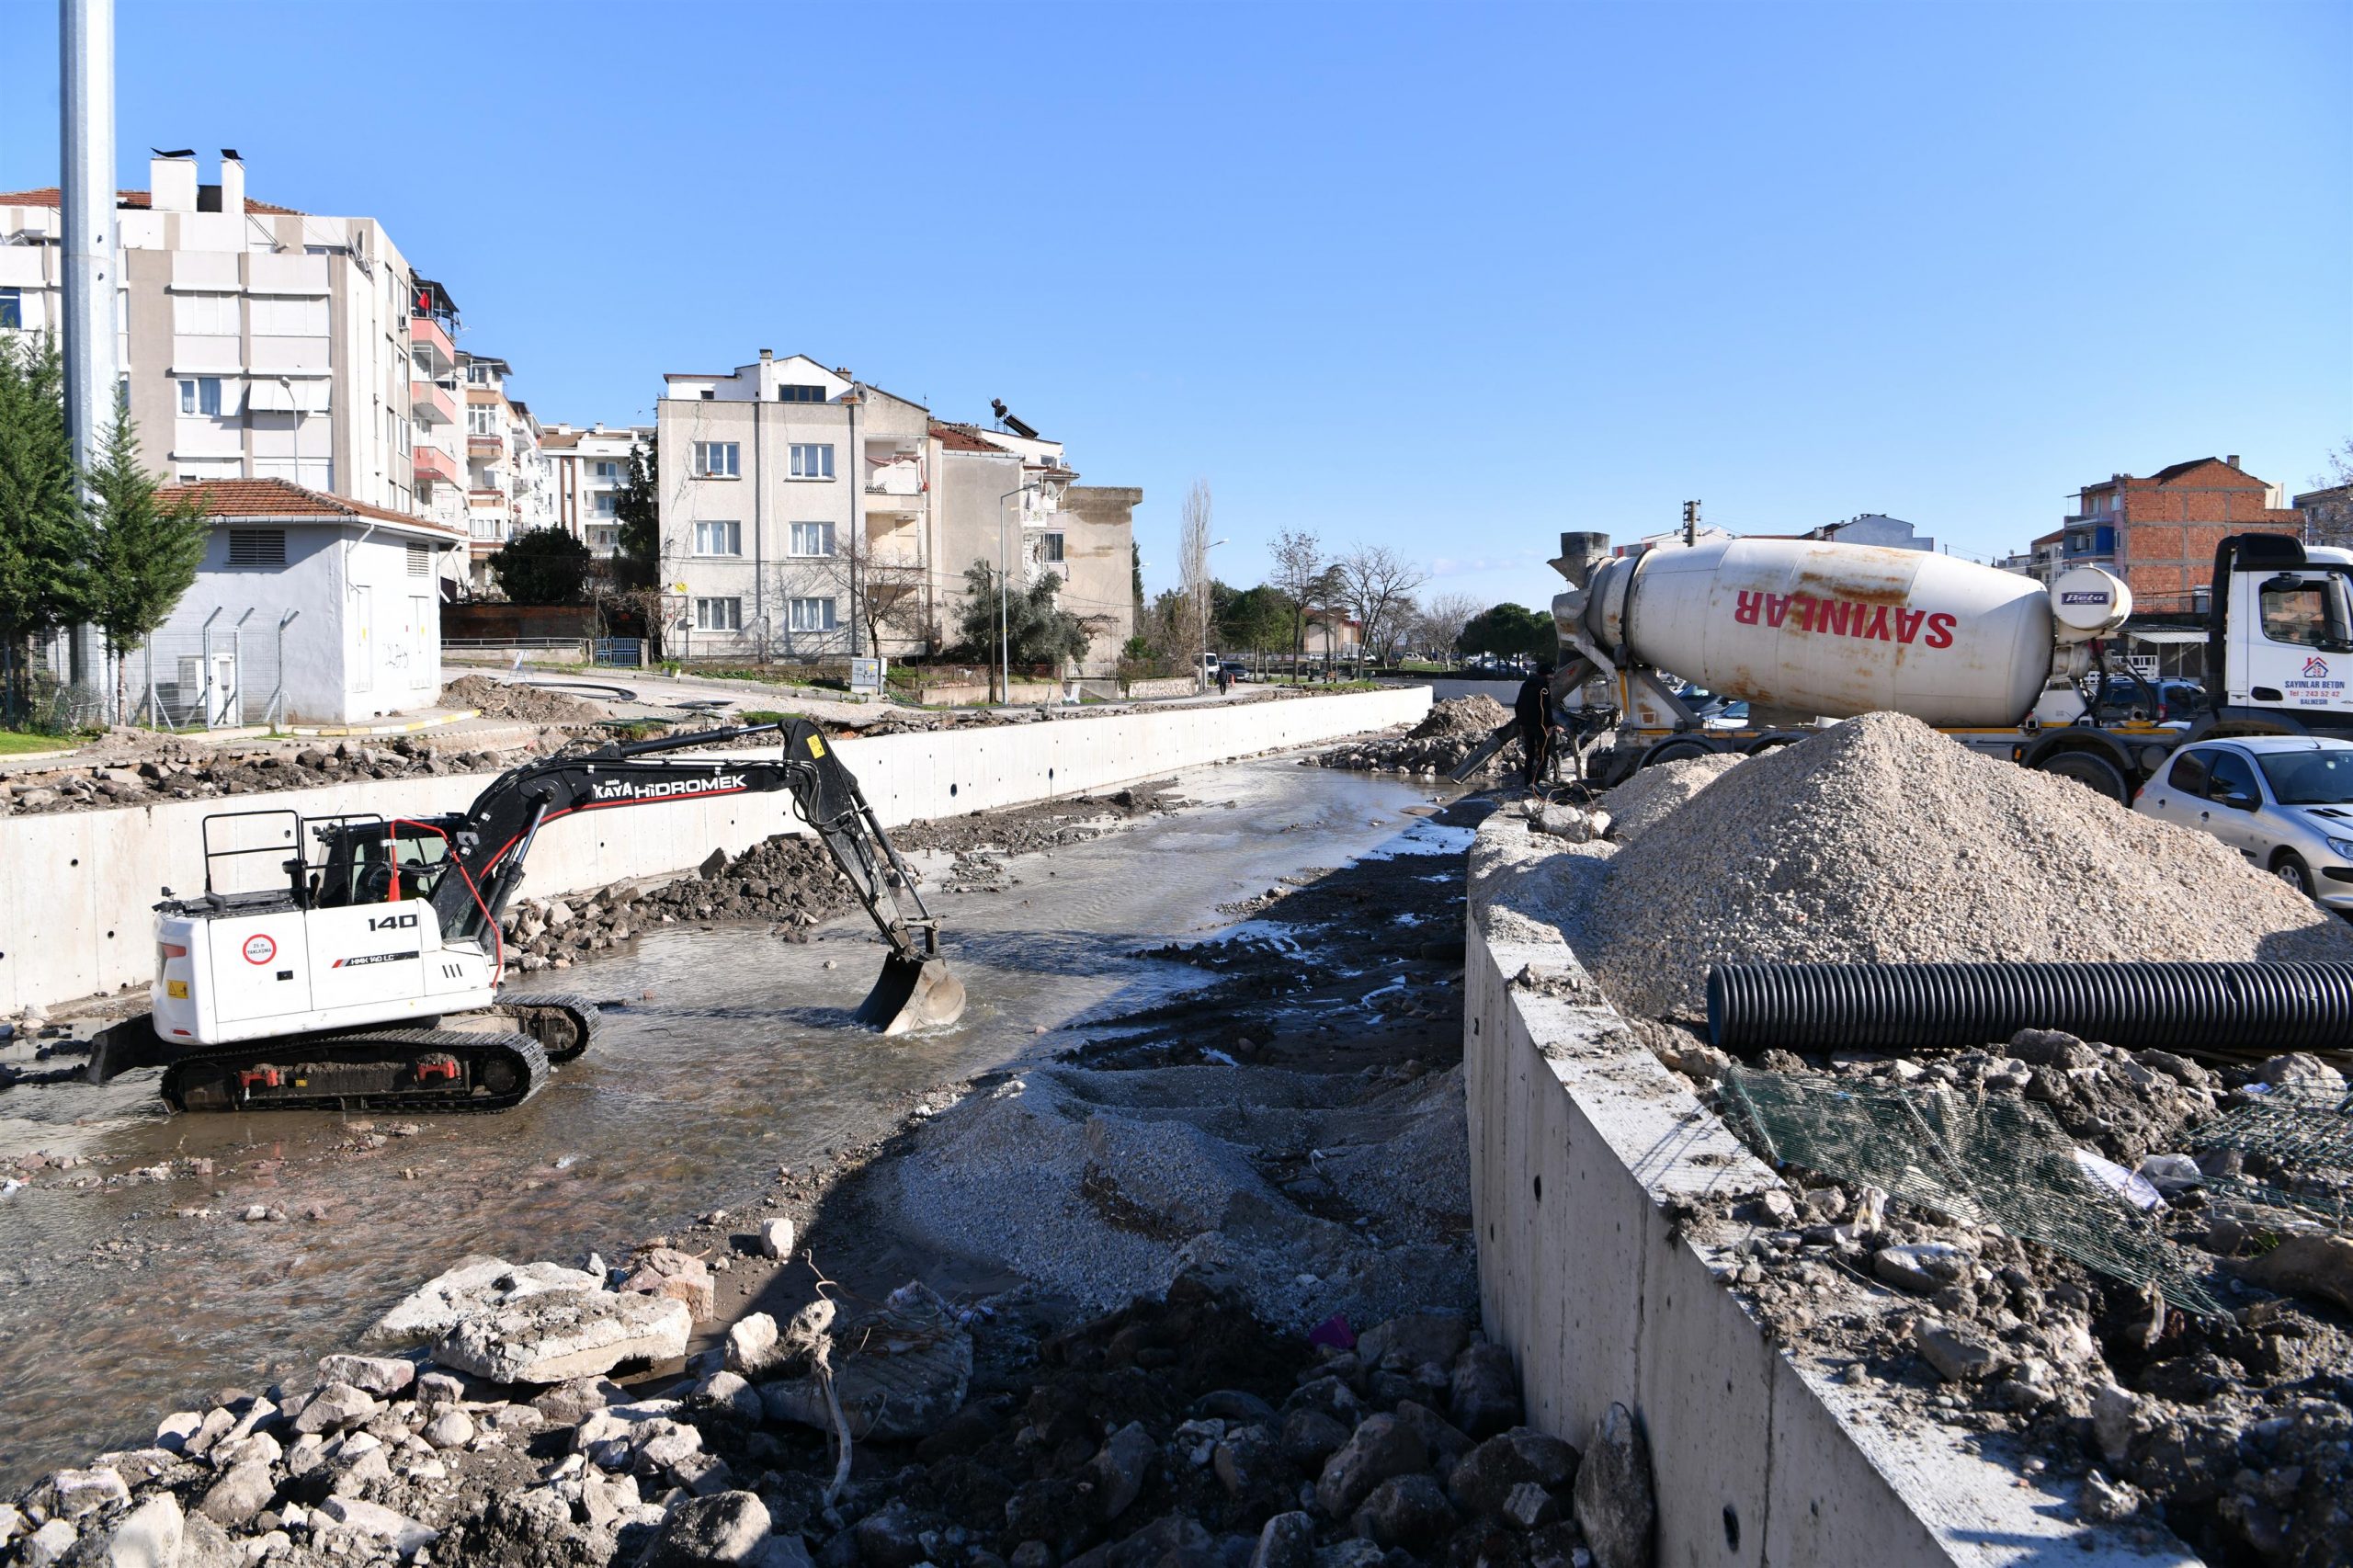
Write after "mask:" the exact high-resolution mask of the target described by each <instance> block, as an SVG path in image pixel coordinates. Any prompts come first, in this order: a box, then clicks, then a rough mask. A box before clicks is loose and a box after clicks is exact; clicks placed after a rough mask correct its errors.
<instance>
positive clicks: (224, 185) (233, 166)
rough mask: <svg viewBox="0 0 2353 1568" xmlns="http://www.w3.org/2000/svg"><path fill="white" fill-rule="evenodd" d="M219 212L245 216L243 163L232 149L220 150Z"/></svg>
mask: <svg viewBox="0 0 2353 1568" xmlns="http://www.w3.org/2000/svg"><path fill="white" fill-rule="evenodd" d="M221 210H222V211H223V212H227V213H230V214H233V216H236V217H239V218H242V217H244V215H245V161H244V159H243V158H240V157H239V156H237V150H236V149H235V148H234V147H223V148H222V149H221Z"/></svg>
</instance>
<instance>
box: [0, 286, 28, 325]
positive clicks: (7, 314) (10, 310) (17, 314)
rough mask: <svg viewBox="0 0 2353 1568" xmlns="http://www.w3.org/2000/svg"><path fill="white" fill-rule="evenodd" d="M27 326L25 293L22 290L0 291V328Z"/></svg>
mask: <svg viewBox="0 0 2353 1568" xmlns="http://www.w3.org/2000/svg"><path fill="white" fill-rule="evenodd" d="M24 324H25V291H24V290H22V289H0V326H15V327H21V326H23V325H24Z"/></svg>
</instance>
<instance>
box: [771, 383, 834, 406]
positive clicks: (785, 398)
mask: <svg viewBox="0 0 2353 1568" xmlns="http://www.w3.org/2000/svg"><path fill="white" fill-rule="evenodd" d="M776 400H777V402H779V403H823V402H824V401H825V389H824V388H823V387H804V386H781V387H779V388H777V389H776Z"/></svg>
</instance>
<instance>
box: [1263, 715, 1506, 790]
mask: <svg viewBox="0 0 2353 1568" xmlns="http://www.w3.org/2000/svg"><path fill="white" fill-rule="evenodd" d="M1511 716H1512V715H1511V710H1510V709H1508V708H1506V707H1505V706H1504V705H1503V704H1502V703H1500V702H1498V701H1496V700H1495V699H1494V698H1492V697H1449V698H1448V699H1446V700H1445V701H1443V702H1438V703H1434V704H1432V705H1431V707H1430V710H1429V712H1428V714H1427V715H1426V716H1425V717H1424V718H1423V720H1422V722H1420V723H1418V724H1416V725H1415V726H1414V727H1413V728H1412V729H1410V730H1407V731H1405V732H1404V733H1401V734H1390V735H1382V736H1380V737H1378V738H1376V739H1373V740H1370V741H1358V742H1354V743H1352V744H1347V745H1343V746H1336V747H1334V748H1333V749H1332V750H1330V751H1327V752H1324V753H1322V754H1321V755H1319V756H1314V757H1313V758H1310V759H1309V760H1310V761H1311V762H1312V763H1313V765H1314V766H1316V767H1345V768H1349V769H1352V770H1354V771H1356V772H1359V773H1411V774H1418V775H1420V776H1421V777H1422V778H1437V777H1438V775H1439V774H1442V773H1448V772H1451V771H1452V770H1453V768H1454V767H1456V765H1458V764H1459V763H1461V761H1462V759H1463V758H1464V757H1466V756H1470V755H1471V754H1472V752H1473V751H1475V750H1477V749H1478V747H1479V744H1480V743H1481V742H1483V741H1484V740H1485V739H1486V738H1487V737H1488V736H1489V735H1491V734H1493V733H1495V729H1496V727H1497V726H1498V725H1501V724H1506V723H1508V722H1510V721H1511ZM1519 756H1520V752H1519V742H1518V739H1516V738H1515V739H1514V740H1512V741H1510V742H1508V743H1507V744H1506V745H1505V746H1504V748H1503V750H1501V751H1499V752H1497V753H1496V754H1495V756H1492V757H1490V758H1488V759H1487V763H1486V766H1485V767H1482V768H1481V769H1480V770H1479V771H1478V772H1477V773H1475V774H1473V775H1472V778H1513V777H1517V776H1518V772H1519V767H1520V762H1519Z"/></svg>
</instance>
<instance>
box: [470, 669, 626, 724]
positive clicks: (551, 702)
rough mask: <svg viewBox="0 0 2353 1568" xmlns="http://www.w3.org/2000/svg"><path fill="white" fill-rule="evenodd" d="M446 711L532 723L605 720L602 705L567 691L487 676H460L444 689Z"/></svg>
mask: <svg viewBox="0 0 2353 1568" xmlns="http://www.w3.org/2000/svg"><path fill="white" fill-rule="evenodd" d="M440 706H441V707H443V708H471V709H473V710H475V711H476V712H478V713H480V714H481V715H482V716H483V718H485V719H520V720H522V721H523V722H526V723H532V724H585V723H591V722H595V721H597V720H598V719H602V718H603V717H605V714H606V709H605V707H604V705H603V704H601V703H597V702H590V701H586V700H585V699H581V698H577V697H574V696H573V695H572V694H571V693H570V692H566V691H552V690H550V689H548V688H547V687H538V686H525V685H522V684H520V683H518V682H513V681H503V680H493V679H491V678H490V676H460V677H459V678H458V679H456V680H453V681H451V682H449V684H448V685H447V686H444V687H442V688H441V698H440Z"/></svg>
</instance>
